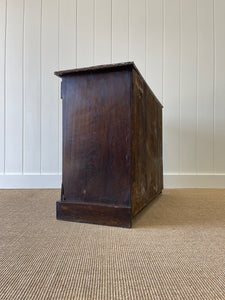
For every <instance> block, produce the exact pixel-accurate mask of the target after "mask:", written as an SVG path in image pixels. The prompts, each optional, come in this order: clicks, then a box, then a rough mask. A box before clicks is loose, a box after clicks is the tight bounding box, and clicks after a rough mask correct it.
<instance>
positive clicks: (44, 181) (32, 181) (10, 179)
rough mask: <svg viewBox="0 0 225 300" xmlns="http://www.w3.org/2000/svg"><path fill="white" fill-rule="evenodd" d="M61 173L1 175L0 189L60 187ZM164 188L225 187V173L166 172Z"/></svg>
mask: <svg viewBox="0 0 225 300" xmlns="http://www.w3.org/2000/svg"><path fill="white" fill-rule="evenodd" d="M61 182H62V175H60V174H41V175H40V174H26V175H19V174H7V175H0V189H59V188H60V187H61ZM164 188H225V174H199V175H196V174H168V173H167V174H164Z"/></svg>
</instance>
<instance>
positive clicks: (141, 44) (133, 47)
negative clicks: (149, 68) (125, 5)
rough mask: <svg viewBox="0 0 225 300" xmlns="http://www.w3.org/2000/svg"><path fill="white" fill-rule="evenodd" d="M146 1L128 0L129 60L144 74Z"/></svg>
mask: <svg viewBox="0 0 225 300" xmlns="http://www.w3.org/2000/svg"><path fill="white" fill-rule="evenodd" d="M145 16H146V1H145V0H139V1H136V0H130V2H129V60H131V61H134V62H135V64H136V66H137V68H138V69H139V70H140V72H141V73H142V74H143V75H144V76H145V58H146V53H145V49H146V44H145V42H146V39H145V38H146V26H145V25H146V24H145Z"/></svg>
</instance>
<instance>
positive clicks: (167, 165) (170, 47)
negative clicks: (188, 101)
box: [163, 0, 180, 173]
mask: <svg viewBox="0 0 225 300" xmlns="http://www.w3.org/2000/svg"><path fill="white" fill-rule="evenodd" d="M164 14H165V32H164V34H165V38H164V41H165V44H164V47H165V48H164V53H165V56H164V79H163V82H164V86H163V95H164V97H163V105H164V109H163V113H164V171H165V172H171V173H178V172H179V171H180V165H179V163H180V159H179V158H180V151H179V150H180V149H179V145H180V139H179V136H180V93H179V89H180V0H171V1H166V2H165V11H164Z"/></svg>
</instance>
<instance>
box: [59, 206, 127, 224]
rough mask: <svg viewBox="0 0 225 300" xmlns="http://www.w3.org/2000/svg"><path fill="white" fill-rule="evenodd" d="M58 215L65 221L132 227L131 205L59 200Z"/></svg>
mask: <svg viewBox="0 0 225 300" xmlns="http://www.w3.org/2000/svg"><path fill="white" fill-rule="evenodd" d="M56 217H57V219H58V220H64V221H75V222H82V223H92V224H101V225H111V226H119V227H127V228H130V227H131V208H130V207H121V206H112V205H101V204H90V203H88V204H85V203H76V202H66V201H65V202H64V201H63V202H62V201H58V202H56Z"/></svg>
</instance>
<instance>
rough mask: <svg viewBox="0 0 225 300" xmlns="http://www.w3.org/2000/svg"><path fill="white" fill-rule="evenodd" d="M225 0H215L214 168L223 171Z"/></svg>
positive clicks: (224, 168)
mask: <svg viewBox="0 0 225 300" xmlns="http://www.w3.org/2000/svg"><path fill="white" fill-rule="evenodd" d="M224 16H225V1H224V0H215V107H214V109H215V111H214V122H215V123H214V125H215V127H214V135H215V136H214V170H215V172H216V173H225V18H224Z"/></svg>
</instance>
